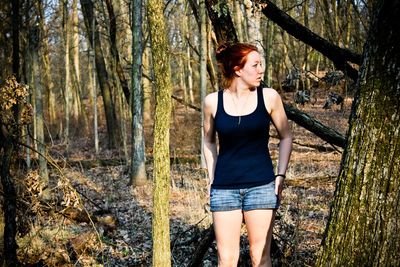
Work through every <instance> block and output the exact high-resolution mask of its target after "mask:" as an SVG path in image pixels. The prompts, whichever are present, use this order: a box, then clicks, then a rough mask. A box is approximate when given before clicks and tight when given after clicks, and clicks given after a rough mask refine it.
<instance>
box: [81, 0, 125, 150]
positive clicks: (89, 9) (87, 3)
mask: <svg viewBox="0 0 400 267" xmlns="http://www.w3.org/2000/svg"><path fill="white" fill-rule="evenodd" d="M81 8H82V13H83V16H84V19H85V25H86V30H87V33H88V34H87V36H88V40H90V45H91V47H92V48H94V54H95V55H94V56H95V62H96V71H97V77H98V79H99V85H100V90H101V94H102V96H103V103H104V110H105V114H106V123H107V132H108V147H109V148H115V147H116V144H117V137H118V132H119V131H118V127H117V123H116V115H115V107H114V103H113V102H112V95H111V85H110V80H109V75H108V72H107V69H106V63H105V61H104V55H103V50H102V47H101V41H100V32H99V29H98V25H97V22H96V18H95V17H94V14H93V13H94V6H93V2H92V0H81ZM93 24H94V25H93ZM93 29H94V32H93ZM93 35H94V38H92V36H93ZM93 39H94V40H93Z"/></svg>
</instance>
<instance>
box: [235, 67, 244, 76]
mask: <svg viewBox="0 0 400 267" xmlns="http://www.w3.org/2000/svg"><path fill="white" fill-rule="evenodd" d="M233 70H234V71H235V74H236V76H238V77H240V76H241V75H242V69H241V68H240V67H239V66H235V67H233Z"/></svg>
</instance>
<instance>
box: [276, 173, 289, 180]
mask: <svg viewBox="0 0 400 267" xmlns="http://www.w3.org/2000/svg"><path fill="white" fill-rule="evenodd" d="M278 176H281V177H283V179H286V175H284V174H277V175H275V178H276V177H278Z"/></svg>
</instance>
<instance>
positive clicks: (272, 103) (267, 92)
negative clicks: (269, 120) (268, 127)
mask: <svg viewBox="0 0 400 267" xmlns="http://www.w3.org/2000/svg"><path fill="white" fill-rule="evenodd" d="M263 97H264V103H265V106H266V108H267V110H268V113H270V114H271V111H272V110H273V109H275V108H276V106H277V104H278V105H279V103H280V102H281V101H282V100H281V96H280V95H279V93H278V92H277V91H276V90H275V89H274V88H270V87H265V88H263Z"/></svg>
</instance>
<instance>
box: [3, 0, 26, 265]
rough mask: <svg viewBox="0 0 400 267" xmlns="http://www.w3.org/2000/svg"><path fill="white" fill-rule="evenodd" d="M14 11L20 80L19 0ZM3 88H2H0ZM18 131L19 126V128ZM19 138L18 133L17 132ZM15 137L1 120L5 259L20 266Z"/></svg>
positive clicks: (13, 3) (14, 64)
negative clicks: (13, 162) (13, 167)
mask: <svg viewBox="0 0 400 267" xmlns="http://www.w3.org/2000/svg"><path fill="white" fill-rule="evenodd" d="M11 11H12V16H11V17H12V22H13V24H12V40H13V57H12V70H13V73H14V75H15V77H16V80H17V81H18V82H19V81H20V79H21V76H20V75H21V73H20V62H19V61H20V57H19V53H20V48H19V33H20V12H19V11H20V10H19V0H15V1H11ZM0 90H2V88H0ZM14 117H17V118H18V108H17V107H16V108H15V110H14ZM17 133H18V128H17ZM17 138H18V134H17ZM12 140H13V138H10V137H9V136H7V133H4V132H3V125H2V123H1V122H0V159H1V161H0V167H1V169H0V176H1V184H2V186H3V192H4V204H3V209H4V211H3V213H4V231H3V232H4V237H3V244H4V251H3V259H4V265H5V266H11V267H14V266H18V258H17V248H18V245H17V242H16V239H15V237H16V234H17V224H16V213H17V199H16V196H17V193H16V191H15V186H14V181H13V179H12V177H11V175H10V162H11V157H12V154H13V152H14V150H15V149H14V144H13V141H12Z"/></svg>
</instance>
